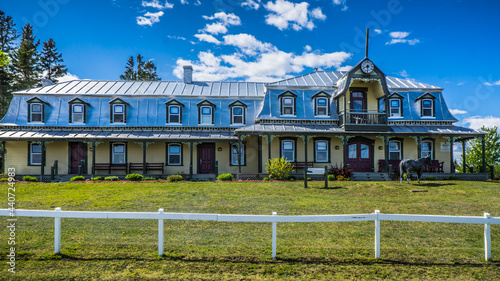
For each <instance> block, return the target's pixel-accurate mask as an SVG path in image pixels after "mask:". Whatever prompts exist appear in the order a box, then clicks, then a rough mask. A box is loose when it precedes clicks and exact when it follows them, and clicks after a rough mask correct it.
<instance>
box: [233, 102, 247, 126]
mask: <svg viewBox="0 0 500 281" xmlns="http://www.w3.org/2000/svg"><path fill="white" fill-rule="evenodd" d="M246 108H247V105H246V104H245V103H243V102H241V101H235V102H232V103H231V104H229V109H230V113H231V117H230V118H231V119H230V122H231V125H244V124H245V123H246Z"/></svg>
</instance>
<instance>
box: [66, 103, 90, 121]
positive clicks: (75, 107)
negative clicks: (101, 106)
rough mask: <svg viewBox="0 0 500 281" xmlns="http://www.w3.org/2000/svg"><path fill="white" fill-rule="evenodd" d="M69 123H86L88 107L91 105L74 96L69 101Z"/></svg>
mask: <svg viewBox="0 0 500 281" xmlns="http://www.w3.org/2000/svg"><path fill="white" fill-rule="evenodd" d="M68 103H69V123H75V124H85V123H86V119H87V118H86V113H87V112H86V109H87V108H86V107H88V106H90V105H89V104H88V103H86V102H84V101H83V100H81V99H79V98H74V99H72V100H70V101H69V102H68Z"/></svg>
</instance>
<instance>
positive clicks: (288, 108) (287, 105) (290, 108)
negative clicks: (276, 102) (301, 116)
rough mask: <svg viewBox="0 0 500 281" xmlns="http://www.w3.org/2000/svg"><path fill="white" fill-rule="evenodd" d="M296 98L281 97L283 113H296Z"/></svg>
mask: <svg viewBox="0 0 500 281" xmlns="http://www.w3.org/2000/svg"><path fill="white" fill-rule="evenodd" d="M294 103H295V99H294V98H292V97H284V98H282V99H281V112H282V114H283V115H295V110H294V108H295V104H294Z"/></svg>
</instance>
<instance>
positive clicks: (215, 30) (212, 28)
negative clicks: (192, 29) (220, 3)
mask: <svg viewBox="0 0 500 281" xmlns="http://www.w3.org/2000/svg"><path fill="white" fill-rule="evenodd" d="M200 31H205V32H208V33H211V34H215V35H217V34H219V33H222V34H225V33H227V27H226V26H225V25H224V24H223V23H220V22H214V23H210V24H207V25H206V26H205V28H204V29H202V30H200Z"/></svg>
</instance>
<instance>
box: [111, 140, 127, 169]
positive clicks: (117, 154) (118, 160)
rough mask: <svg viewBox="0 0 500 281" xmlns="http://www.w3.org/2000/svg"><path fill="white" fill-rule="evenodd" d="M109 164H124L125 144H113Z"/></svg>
mask: <svg viewBox="0 0 500 281" xmlns="http://www.w3.org/2000/svg"><path fill="white" fill-rule="evenodd" d="M111 163H113V164H125V163H126V162H125V144H123V143H114V144H113V145H112V151H111Z"/></svg>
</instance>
